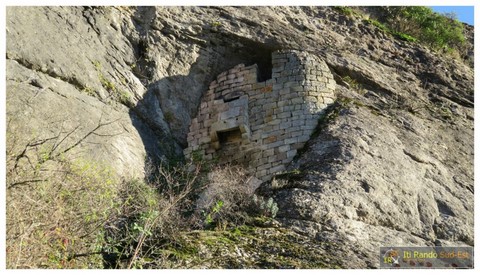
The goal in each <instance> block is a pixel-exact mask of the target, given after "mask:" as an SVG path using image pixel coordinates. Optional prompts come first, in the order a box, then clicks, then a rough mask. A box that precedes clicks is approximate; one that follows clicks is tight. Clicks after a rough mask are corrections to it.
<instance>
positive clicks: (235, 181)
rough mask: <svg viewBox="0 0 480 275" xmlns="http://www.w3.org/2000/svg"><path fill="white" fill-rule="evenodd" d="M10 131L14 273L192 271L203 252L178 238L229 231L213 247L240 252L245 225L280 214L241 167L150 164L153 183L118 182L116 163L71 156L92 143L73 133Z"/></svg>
mask: <svg viewBox="0 0 480 275" xmlns="http://www.w3.org/2000/svg"><path fill="white" fill-rule="evenodd" d="M108 124H109V123H108V122H99V123H98V125H97V127H95V128H93V129H92V131H90V132H89V134H98V133H97V132H98V129H100V128H102V127H103V126H105V125H108ZM8 130H9V131H8V132H7V194H6V197H7V215H6V225H7V240H6V255H7V258H6V260H7V267H8V268H148V267H155V268H165V267H185V266H188V265H185V266H182V265H180V266H175V263H177V262H178V261H177V260H178V259H183V260H186V259H188V257H189V254H188V253H190V254H192V253H194V252H198V251H202V245H203V244H201V243H196V244H195V245H191V246H189V247H186V246H185V243H184V242H181V241H179V240H181V238H182V236H185V234H187V235H188V234H190V233H189V232H192V230H193V231H197V232H202V231H203V232H205V233H204V234H205V235H210V234H213V235H215V234H217V233H214V232H227V233H221V235H224V236H219V237H218V238H215V240H212V239H211V238H210V239H207V240H204V241H205V244H208V243H210V245H215V244H217V243H221V244H222V243H224V244H229V245H233V242H234V239H233V238H236V237H238V235H239V234H240V233H241V234H242V235H245V234H247V232H249V231H248V230H243V229H242V228H243V227H242V226H243V225H245V224H247V223H250V224H252V225H255V224H258V220H259V219H260V220H265V221H271V220H272V217H274V216H275V215H276V213H277V212H278V206H277V204H276V203H275V201H274V200H273V199H272V198H263V197H261V196H256V195H254V190H255V188H256V186H254V185H252V184H251V183H250V177H249V175H248V174H247V172H246V171H245V170H244V169H243V168H241V167H236V166H227V167H218V166H216V165H214V164H210V163H207V162H205V161H202V160H198V161H197V162H188V163H186V164H185V163H184V164H179V165H176V166H169V165H166V164H162V165H150V166H149V167H150V170H149V171H148V173H147V174H148V177H146V178H145V179H119V178H117V177H116V176H114V173H113V171H112V169H111V168H110V167H109V165H107V164H104V163H98V162H96V161H94V160H92V159H80V158H71V157H66V154H65V153H66V152H67V151H70V150H73V149H75V148H77V147H79V146H80V145H81V144H82V143H83V142H84V139H82V138H80V139H78V140H73V141H72V140H70V139H68V137H69V136H71V135H72V133H73V132H62V131H60V133H59V134H58V135H55V136H53V137H47V138H43V137H38V136H35V135H34V134H33V135H32V137H31V139H30V141H29V142H28V143H27V144H26V145H25V144H19V143H17V141H18V139H17V138H16V137H15V135H16V134H17V133H18V131H16V129H14V128H12V127H8ZM255 217H257V218H255ZM239 228H240V229H239ZM232 230H233V231H232ZM238 230H240V231H238ZM252 230H253V229H252ZM210 232H212V233H210ZM228 232H230V233H228ZM244 245H251V243H245V244H244ZM230 248H232V249H233V247H230ZM212 249H213V248H212ZM252 249H256V247H255V246H254V247H253V248H252ZM232 253H234V252H232ZM234 255H235V254H232V257H233V256H234ZM225 267H234V265H232V266H225Z"/></svg>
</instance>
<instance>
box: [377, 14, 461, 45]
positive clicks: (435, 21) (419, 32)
mask: <svg viewBox="0 0 480 275" xmlns="http://www.w3.org/2000/svg"><path fill="white" fill-rule="evenodd" d="M377 10H378V12H379V13H380V14H382V16H381V17H380V18H378V19H379V20H380V21H381V22H382V23H384V24H385V25H386V26H387V27H388V29H390V30H391V33H392V34H394V35H395V36H396V37H398V38H400V39H402V40H405V41H415V40H418V41H420V42H421V43H424V44H427V45H428V46H430V47H431V48H433V49H436V50H448V49H450V48H453V49H460V47H462V46H463V44H464V43H465V37H464V35H463V25H462V23H461V22H459V21H458V20H457V19H456V18H455V17H454V16H452V15H449V14H447V15H445V14H439V13H436V12H434V11H433V10H432V9H431V8H429V7H422V6H407V7H378V8H377Z"/></svg>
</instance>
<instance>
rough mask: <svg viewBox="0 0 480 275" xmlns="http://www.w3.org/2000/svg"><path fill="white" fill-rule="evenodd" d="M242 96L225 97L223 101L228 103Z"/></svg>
mask: <svg viewBox="0 0 480 275" xmlns="http://www.w3.org/2000/svg"><path fill="white" fill-rule="evenodd" d="M239 98H240V96H236V97H232V98H224V99H223V102H225V103H227V102H231V101H234V100H237V99H239Z"/></svg>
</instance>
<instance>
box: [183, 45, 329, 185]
mask: <svg viewBox="0 0 480 275" xmlns="http://www.w3.org/2000/svg"><path fill="white" fill-rule="evenodd" d="M272 65H273V68H272V78H271V79H269V80H267V81H264V82H257V71H258V68H257V65H256V64H255V65H252V66H248V67H245V65H243V64H240V65H237V66H235V67H234V68H232V69H230V70H228V71H225V72H223V73H221V74H220V75H218V77H217V79H216V80H215V81H213V82H212V83H211V84H210V87H209V90H208V91H207V93H206V94H205V95H204V97H203V99H202V102H201V105H200V109H199V112H198V115H197V117H196V118H194V119H193V120H192V124H191V125H190V131H189V134H188V147H187V148H186V149H185V150H184V153H185V156H186V157H187V158H189V157H191V156H192V155H193V154H197V155H199V156H202V157H203V158H204V159H213V158H218V160H219V162H220V163H238V164H243V165H244V166H246V167H247V168H248V169H249V170H250V171H251V172H252V173H254V175H255V176H256V177H257V178H259V179H261V180H268V179H270V178H271V177H272V176H273V175H274V174H275V173H277V172H281V171H283V170H284V169H285V166H286V165H287V164H288V163H289V162H290V161H292V159H293V157H294V156H295V154H296V153H297V150H298V149H300V148H302V147H303V146H304V144H305V142H306V141H307V140H308V139H309V138H310V135H311V134H312V132H313V131H314V129H315V127H316V125H317V122H318V118H319V116H320V115H321V113H322V112H323V110H324V109H325V108H326V107H327V105H328V104H331V103H333V101H334V90H335V81H334V79H333V76H332V74H331V73H330V70H329V69H328V67H327V65H326V64H325V62H324V61H323V60H321V59H320V58H319V57H317V56H314V55H311V54H309V53H306V52H301V51H277V52H274V53H272Z"/></svg>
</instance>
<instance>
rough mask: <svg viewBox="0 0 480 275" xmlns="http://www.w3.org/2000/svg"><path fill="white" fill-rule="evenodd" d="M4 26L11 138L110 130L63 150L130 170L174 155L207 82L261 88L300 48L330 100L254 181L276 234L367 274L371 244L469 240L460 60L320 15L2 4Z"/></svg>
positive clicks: (466, 118) (295, 10)
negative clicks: (274, 212)
mask: <svg viewBox="0 0 480 275" xmlns="http://www.w3.org/2000/svg"><path fill="white" fill-rule="evenodd" d="M6 20H7V30H6V31H7V117H8V120H9V121H8V123H9V124H8V129H9V131H10V130H13V129H16V130H15V131H16V133H17V134H16V137H17V142H18V143H24V144H27V143H28V142H29V141H31V140H32V139H35V138H47V137H50V136H51V135H52V134H53V135H54V134H58V133H59V132H61V133H62V135H67V134H68V133H70V132H72V133H73V134H71V135H69V136H68V139H67V140H68V142H65V144H69V145H72V144H74V143H75V141H78V140H79V139H81V138H82V137H84V136H85V135H86V134H88V133H89V131H91V130H92V129H94V128H95V127H96V126H98V124H99V123H107V122H108V125H105V126H104V127H102V129H100V130H99V131H98V132H96V133H97V135H89V136H88V137H87V138H86V141H88V142H86V143H84V144H83V145H82V147H78V148H75V150H73V151H72V152H73V153H74V154H76V156H83V157H90V158H94V159H96V160H100V161H105V162H109V163H111V164H112V165H113V166H114V167H115V168H116V169H117V171H118V173H119V175H122V176H128V175H132V174H133V175H139V174H141V172H143V167H144V162H145V156H147V155H149V156H150V157H156V158H171V157H172V156H177V157H178V156H181V153H182V150H181V149H182V148H184V147H185V146H186V137H187V133H188V127H189V125H190V121H191V119H192V118H193V117H195V115H196V112H197V109H198V105H199V103H200V100H201V96H202V94H203V93H204V92H206V91H207V89H208V84H209V83H210V82H211V81H212V80H213V79H214V77H216V75H217V74H218V73H220V72H222V71H225V70H227V69H230V68H232V67H234V66H235V65H237V64H239V63H244V64H246V65H247V66H248V65H251V64H254V63H257V64H258V65H259V67H260V70H261V71H262V72H263V73H262V75H264V76H265V77H266V78H268V74H269V73H270V71H269V66H268V64H270V63H271V62H270V53H271V52H272V51H273V50H276V49H298V50H304V51H308V52H310V53H313V54H316V55H318V56H319V57H320V58H322V59H323V60H324V61H325V62H326V63H327V65H328V66H329V68H330V70H331V71H332V73H333V74H334V76H335V80H336V82H337V89H336V94H337V98H339V101H338V102H337V107H336V108H335V109H332V111H331V112H330V113H329V116H328V119H327V118H326V119H324V120H323V122H321V123H320V125H319V128H318V129H317V133H316V135H314V136H312V138H311V140H310V141H309V142H308V143H307V145H306V147H305V149H304V152H303V154H301V155H299V156H298V158H297V159H296V160H295V161H294V162H293V163H292V164H291V165H290V170H292V171H294V172H295V173H290V174H287V175H286V176H282V177H277V178H276V179H274V180H273V181H272V182H267V183H265V184H264V185H263V186H262V187H261V190H260V192H261V193H263V194H265V195H268V196H273V197H274V198H275V200H276V201H277V202H278V204H279V207H280V212H279V215H278V218H279V220H280V221H281V222H282V224H283V225H284V226H287V227H289V228H292V229H294V230H295V231H297V232H298V233H300V234H304V235H305V236H309V237H310V238H313V239H316V240H318V241H319V242H329V243H330V242H334V243H335V242H336V243H339V244H342V247H343V248H344V250H345V251H353V252H354V253H351V254H350V257H349V258H348V260H347V259H345V261H344V262H342V263H338V264H339V265H340V266H342V267H352V268H360V267H375V266H378V260H377V259H378V247H379V246H393V245H404V246H405V245H433V244H436V245H445V244H458V245H472V246H473V243H474V237H473V217H474V215H473V193H474V185H473V107H474V98H473V95H474V91H473V67H471V66H469V65H468V64H469V63H468V62H466V63H464V62H462V61H459V60H452V59H449V58H448V57H442V56H439V55H438V54H435V53H433V52H431V51H430V50H428V49H427V48H426V47H424V46H421V45H418V44H412V43H407V42H403V41H399V40H395V39H394V38H393V37H391V36H389V35H387V34H386V33H383V32H382V31H381V30H380V29H378V28H376V27H375V26H373V25H369V24H366V23H365V22H362V18H361V17H360V16H358V15H355V14H354V15H352V16H347V15H344V14H340V13H338V12H337V11H335V10H334V9H331V8H328V7H322V8H309V7H211V8H200V7H171V8H155V7H142V8H113V7H105V8H83V7H48V8H47V7H9V8H7V18H6ZM469 34H471V35H473V32H471V30H469ZM262 68H263V69H262ZM347 76H348V78H346V77H347ZM75 129H76V130H75ZM74 130H75V131H74Z"/></svg>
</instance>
